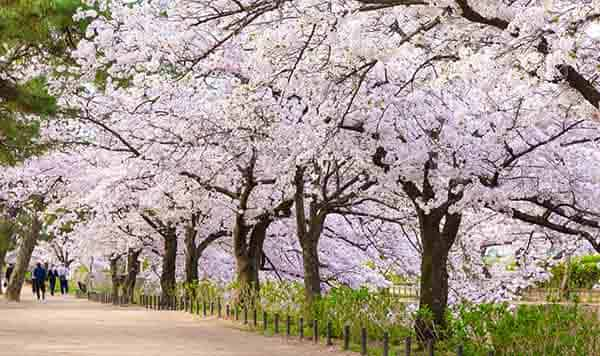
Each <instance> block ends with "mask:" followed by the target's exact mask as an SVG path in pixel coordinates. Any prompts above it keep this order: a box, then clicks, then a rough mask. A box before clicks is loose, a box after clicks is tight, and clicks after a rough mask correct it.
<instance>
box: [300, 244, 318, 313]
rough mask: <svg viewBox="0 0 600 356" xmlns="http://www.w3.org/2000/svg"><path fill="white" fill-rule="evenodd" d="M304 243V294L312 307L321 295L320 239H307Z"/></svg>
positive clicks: (307, 302)
mask: <svg viewBox="0 0 600 356" xmlns="http://www.w3.org/2000/svg"><path fill="white" fill-rule="evenodd" d="M307 240H308V241H303V242H302V243H301V245H302V262H303V266H304V294H305V297H306V304H307V305H308V306H309V307H310V306H312V305H313V303H314V302H315V300H316V299H318V298H319V297H320V296H321V273H320V270H319V247H318V246H319V239H318V238H314V239H307Z"/></svg>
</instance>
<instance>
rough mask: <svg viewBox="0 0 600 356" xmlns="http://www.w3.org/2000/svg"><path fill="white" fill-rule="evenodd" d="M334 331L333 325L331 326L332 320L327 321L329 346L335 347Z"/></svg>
mask: <svg viewBox="0 0 600 356" xmlns="http://www.w3.org/2000/svg"><path fill="white" fill-rule="evenodd" d="M332 329H333V325H332V324H331V320H329V321H327V346H331V345H333V342H332V340H331V337H332V335H331V334H332Z"/></svg>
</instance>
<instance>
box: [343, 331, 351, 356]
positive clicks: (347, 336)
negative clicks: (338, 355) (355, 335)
mask: <svg viewBox="0 0 600 356" xmlns="http://www.w3.org/2000/svg"><path fill="white" fill-rule="evenodd" d="M349 349H350V325H344V350H345V351H347V350H349Z"/></svg>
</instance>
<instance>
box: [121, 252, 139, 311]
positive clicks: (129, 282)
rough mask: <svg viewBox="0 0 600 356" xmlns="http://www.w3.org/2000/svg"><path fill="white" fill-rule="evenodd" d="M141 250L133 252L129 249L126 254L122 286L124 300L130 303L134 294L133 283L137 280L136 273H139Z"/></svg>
mask: <svg viewBox="0 0 600 356" xmlns="http://www.w3.org/2000/svg"><path fill="white" fill-rule="evenodd" d="M141 252H142V250H141V249H138V250H134V249H131V248H130V249H129V251H128V252H127V276H126V277H125V283H124V285H123V294H124V295H125V300H127V301H131V300H132V298H133V293H134V292H135V282H136V280H137V276H138V273H139V272H140V262H139V261H138V258H139V257H140V253H141Z"/></svg>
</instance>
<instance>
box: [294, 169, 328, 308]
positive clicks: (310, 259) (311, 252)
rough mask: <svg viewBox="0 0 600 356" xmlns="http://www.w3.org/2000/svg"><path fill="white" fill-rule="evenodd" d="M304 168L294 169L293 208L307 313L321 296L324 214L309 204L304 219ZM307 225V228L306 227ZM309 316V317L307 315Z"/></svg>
mask: <svg viewBox="0 0 600 356" xmlns="http://www.w3.org/2000/svg"><path fill="white" fill-rule="evenodd" d="M304 170H305V168H304V167H296V174H295V176H294V185H295V186H296V190H295V192H294V207H295V211H296V233H297V236H298V241H299V242H300V246H301V248H302V262H303V263H302V265H303V269H304V295H305V298H306V304H307V306H308V310H306V312H309V311H310V310H311V309H312V306H313V304H314V301H315V299H317V298H318V297H320V296H321V273H320V270H319V239H320V237H321V233H322V231H323V224H324V222H325V217H326V213H325V212H324V211H319V209H318V207H317V205H316V202H314V201H313V202H311V204H310V212H309V220H308V221H307V219H306V212H305V208H306V207H305V202H304ZM307 223H308V226H307ZM307 316H309V315H307Z"/></svg>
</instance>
